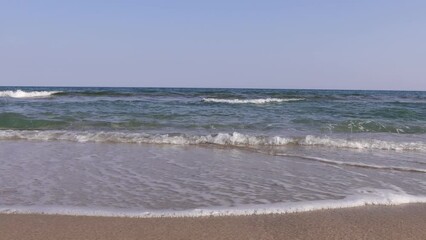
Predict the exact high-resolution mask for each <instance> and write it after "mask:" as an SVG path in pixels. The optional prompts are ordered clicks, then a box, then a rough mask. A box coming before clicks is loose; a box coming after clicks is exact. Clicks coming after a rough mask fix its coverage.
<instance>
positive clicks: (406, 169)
mask: <svg viewBox="0 0 426 240" xmlns="http://www.w3.org/2000/svg"><path fill="white" fill-rule="evenodd" d="M275 155H277V156H285V157H297V158H301V159H305V160H310V161H317V162H322V163H327V164H332V165H342V166H350V167H360V168H371V169H382V170H393V171H401V172H417V173H426V169H422V168H412V167H402V166H383V165H376V164H365V163H360V162H346V161H339V160H333V159H326V158H320V157H312V156H300V155H294V154H286V153H276V154H275Z"/></svg>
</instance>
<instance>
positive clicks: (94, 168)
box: [0, 87, 426, 215]
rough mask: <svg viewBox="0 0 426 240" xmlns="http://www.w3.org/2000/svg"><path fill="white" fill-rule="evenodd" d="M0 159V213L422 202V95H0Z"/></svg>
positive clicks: (27, 90)
mask: <svg viewBox="0 0 426 240" xmlns="http://www.w3.org/2000/svg"><path fill="white" fill-rule="evenodd" d="M0 154H1V155H0V164H1V166H2V167H1V168H0V208H1V209H3V211H24V210H25V209H26V210H25V211H30V212H31V211H36V212H37V211H44V212H62V213H64V212H72V213H76V212H79V211H80V210H81V211H82V212H84V213H85V214H87V213H88V212H90V211H92V212H93V211H95V209H98V210H99V209H106V210H105V211H106V212H108V211H115V212H120V211H121V212H126V213H127V214H129V215H132V214H133V215H138V214H137V213H140V212H144V213H146V212H156V211H162V212H165V211H169V212H173V213H176V212H179V211H194V209H200V208H201V209H217V208H219V209H228V210H227V211H231V210H229V209H234V210H235V209H237V208H238V209H251V210H254V209H259V208H265V207H268V206H269V207H270V206H275V205H276V204H281V205H279V207H278V208H277V209H287V210H286V211H288V209H289V208H288V206H293V207H294V206H295V205H294V204H296V205H297V204H299V205H297V206H298V209H299V210H303V209H311V208H310V207H306V206H313V205H315V204H317V205H315V206H321V208H322V207H333V206H340V207H342V206H353V204H352V205H351V204H348V202H351V201H349V200H348V201H346V200H347V199H353V198H354V197H359V199H363V200H362V201H361V202H360V203H363V204H364V203H384V204H387V203H395V204H397V203H400V202H401V203H404V202H407V201H408V202H410V201H423V200H424V199H425V198H424V196H425V195H426V176H425V175H426V92H420V91H419V92H407V91H343V90H279V89H189V88H74V87H73V88H71V87H70V88H64V87H0ZM360 196H361V197H360ZM357 199H358V198H357ZM401 199H402V200H401ZM404 199H405V200H404ZM407 199H408V200H407ZM413 199H414V200H413ZM338 200H342V201H340V202H336V201H338ZM318 201H326V203H327V204H325V203H324V204H323V202H321V204H319V205H318ZM327 201H328V202H327ZM333 201H334V202H333ZM343 202H344V203H345V204H346V205H345V204H342V203H343ZM302 203H303V204H302ZM314 203H315V204H314ZM352 203H354V201H352ZM274 204H275V205H274ZM300 204H301V205H300ZM310 204H311V205H310ZM312 204H313V205H312ZM355 205H356V204H355ZM286 206H287V208H286ZM40 209H43V210H40ZM49 209H50V210H49ZM52 209H53V210H52ZM72 209H74V210H72ZM76 209H77V210H76ZM88 209H89V210H88ZM102 211H104V210H102ZM102 211H101V212H102ZM105 211H104V212H105ZM247 211H248V210H247ZM277 211H278V210H277ZM95 212H96V211H95ZM130 212H131V213H132V214H130ZM210 212H211V211H210ZM248 212H250V211H248Z"/></svg>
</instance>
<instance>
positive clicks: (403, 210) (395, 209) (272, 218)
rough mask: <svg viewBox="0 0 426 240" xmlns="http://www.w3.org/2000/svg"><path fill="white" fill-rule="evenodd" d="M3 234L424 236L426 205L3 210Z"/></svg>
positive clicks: (4, 239)
mask: <svg viewBox="0 0 426 240" xmlns="http://www.w3.org/2000/svg"><path fill="white" fill-rule="evenodd" d="M0 239H1V240H9V239H13V240H17V239H19V240H24V239H32V240H37V239H43V240H49V239H55V240H57V239H62V240H65V239H88V240H92V239H102V240H108V239H121V240H125V239H160V240H161V239H234V240H238V239H422V240H424V239H426V204H407V205H400V206H366V207H357V208H347V209H335V210H320V211H313V212H304V213H290V214H276V215H256V216H226V217H194V218H190V217H187V218H144V219H143V218H140V219H138V218H123V217H84V216H61V215H37V214H0Z"/></svg>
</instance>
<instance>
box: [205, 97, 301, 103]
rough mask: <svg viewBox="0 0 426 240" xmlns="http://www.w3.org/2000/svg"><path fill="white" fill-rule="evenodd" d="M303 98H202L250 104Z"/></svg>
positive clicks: (216, 101)
mask: <svg viewBox="0 0 426 240" xmlns="http://www.w3.org/2000/svg"><path fill="white" fill-rule="evenodd" d="M302 100H304V99H303V98H259V99H221V98H203V102H213V103H231V104H239V103H251V104H265V103H273V102H278V103H279V102H292V101H302Z"/></svg>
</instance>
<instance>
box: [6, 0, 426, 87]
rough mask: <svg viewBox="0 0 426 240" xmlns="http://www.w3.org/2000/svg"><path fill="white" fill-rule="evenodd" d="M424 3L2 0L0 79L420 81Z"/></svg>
mask: <svg viewBox="0 0 426 240" xmlns="http://www.w3.org/2000/svg"><path fill="white" fill-rule="evenodd" d="M425 12H426V1H423V0H410V1H403V0H399V1H394V0H368V1H367V0H358V1H355V0H353V1H350V0H333V1H332V0H324V1H317V0H312V1H304V0H300V1H296V0H293V1H285V0H281V1H274V0H269V1H260V0H258V1H253V0H227V1H225V0H215V1H196V0H194V1H190V0H182V1H163V0H157V1H142V0H140V1H130V0H127V1H126V0H123V1H118V0H116V1H111V0H102V1H100V0H91V1H87V0H86V1H82V0H73V1H53V0H52V1H46V0H39V1H29V0H28V1H20V0H16V1H7V0H0V85H1V86H126V87H223V88H231V87H238V88H303V89H388V90H426V14H425Z"/></svg>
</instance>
